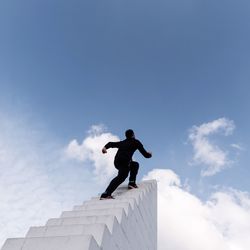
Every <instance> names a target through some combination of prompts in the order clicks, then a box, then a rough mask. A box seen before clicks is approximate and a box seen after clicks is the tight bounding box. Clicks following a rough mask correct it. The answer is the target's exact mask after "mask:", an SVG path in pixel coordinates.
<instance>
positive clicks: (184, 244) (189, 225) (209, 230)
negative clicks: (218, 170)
mask: <svg viewBox="0 0 250 250" xmlns="http://www.w3.org/2000/svg"><path fill="white" fill-rule="evenodd" d="M144 179H156V180H157V181H158V249H159V250H165V249H171V250H201V249H202V250H248V249H249V245H250V238H249V235H250V197H249V194H248V193H244V192H241V191H237V190H234V189H227V190H221V191H217V192H215V193H214V194H212V196H211V198H210V199H209V200H208V201H206V202H203V201H201V200H200V199H199V198H198V197H196V196H195V195H193V194H191V193H190V192H188V191H187V190H184V189H183V188H182V186H181V181H180V179H179V177H178V176H177V175H176V174H175V173H174V172H173V171H171V170H168V169H154V170H152V171H151V172H149V173H148V175H147V176H145V177H144Z"/></svg>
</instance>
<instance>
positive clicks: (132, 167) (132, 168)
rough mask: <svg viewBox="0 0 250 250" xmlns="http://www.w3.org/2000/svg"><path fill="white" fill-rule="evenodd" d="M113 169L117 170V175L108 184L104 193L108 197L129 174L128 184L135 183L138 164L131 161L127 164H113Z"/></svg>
mask: <svg viewBox="0 0 250 250" xmlns="http://www.w3.org/2000/svg"><path fill="white" fill-rule="evenodd" d="M115 167H116V169H118V175H117V176H116V177H115V178H114V179H113V180H112V181H111V182H110V184H109V186H108V187H107V189H106V191H105V193H107V194H108V195H111V194H112V193H113V192H114V191H115V190H116V188H117V187H118V186H119V185H120V184H122V183H123V182H124V181H125V180H126V178H127V177H128V174H129V173H130V176H129V182H133V183H135V181H136V175H137V173H138V169H139V163H138V162H136V161H131V162H130V163H129V164H128V163H123V162H115Z"/></svg>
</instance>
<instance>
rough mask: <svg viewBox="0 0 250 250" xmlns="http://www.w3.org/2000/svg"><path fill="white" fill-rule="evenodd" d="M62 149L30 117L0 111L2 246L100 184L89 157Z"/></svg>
mask: <svg viewBox="0 0 250 250" xmlns="http://www.w3.org/2000/svg"><path fill="white" fill-rule="evenodd" d="M91 138H92V135H91ZM89 140H90V139H89ZM89 143H90V144H91V140H90V142H89ZM62 150H63V146H62V145H59V144H57V143H56V140H55V139H54V138H51V137H50V135H48V134H46V131H42V130H37V129H35V126H34V127H33V125H32V122H31V121H25V120H24V119H23V118H20V117H19V118H18V117H15V118H14V117H12V116H10V115H7V114H3V113H1V112H0V247H1V245H2V244H3V243H4V241H5V239H6V238H9V237H23V236H24V235H25V233H26V232H27V230H28V228H29V227H30V226H34V225H43V224H44V223H45V222H46V220H47V219H48V218H51V217H58V216H59V215H60V213H61V211H62V210H66V209H69V208H71V207H72V206H73V205H75V204H80V203H82V201H83V200H85V199H87V198H89V197H90V196H91V195H96V193H98V192H100V190H101V189H102V186H101V184H100V183H96V182H93V174H92V172H91V171H90V170H88V167H87V165H89V163H85V165H83V164H82V163H81V164H78V163H77V162H69V161H67V160H66V159H63V158H62V157H61V151H62ZM97 161H98V160H97Z"/></svg>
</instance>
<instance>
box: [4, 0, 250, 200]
mask: <svg viewBox="0 0 250 250" xmlns="http://www.w3.org/2000/svg"><path fill="white" fill-rule="evenodd" d="M249 11H250V3H249V2H248V1H244V0H239V1H233V0H227V1H226V0H220V1H215V0H212V1H195V0H193V1H191V0H188V1H187V0H178V1H172V0H171V1H163V0H156V1H150V0H144V1H141V0H136V1H134V0H133V1H132V0H128V1H121V0H116V1H111V0H107V1H95V0H94V1H93V0H89V1H88V0H82V1H79V0H72V1H62V0H60V1H59V0H53V1H51V0H50V1H49V0H43V1H31V0H29V1H28V0H23V1H17V0H12V1H9V0H8V1H7V0H4V1H1V3H0V31H1V41H0V55H1V56H0V105H1V107H0V111H1V113H4V117H5V119H7V120H11V121H16V119H17V117H18V120H22V119H23V120H24V121H25V122H24V123H21V126H22V124H23V126H24V127H25V128H23V129H24V130H25V131H28V130H29V129H34V130H36V131H38V132H37V133H39V134H41V135H39V138H42V137H43V138H46V139H48V140H49V143H52V144H57V145H64V146H66V145H68V143H69V142H70V141H72V140H73V139H76V140H77V141H78V142H79V143H81V142H82V141H83V140H84V138H85V137H86V136H87V134H86V131H88V130H89V129H90V127H91V126H92V125H96V124H104V125H105V126H106V127H107V131H109V132H110V133H112V134H113V135H116V136H119V137H120V138H123V133H124V130H125V129H127V128H133V129H134V130H135V132H136V134H137V135H138V138H139V139H141V140H142V142H143V143H144V145H145V147H146V148H148V149H149V150H151V151H152V152H153V155H154V157H153V158H152V159H151V160H150V161H149V160H144V159H143V158H142V157H140V156H139V154H137V159H138V160H140V162H141V165H142V168H141V172H140V177H142V176H143V175H144V174H146V173H147V172H148V171H150V170H152V169H153V168H171V169H173V170H174V171H175V172H176V173H177V174H178V175H179V176H180V177H181V179H182V180H185V179H188V180H189V183H190V186H191V190H192V191H193V192H194V193H195V194H196V195H199V196H200V197H202V198H204V199H205V197H206V196H207V195H209V192H210V191H211V187H214V186H217V185H219V186H229V187H233V188H236V189H239V190H242V191H247V192H248V191H249V188H250V186H249V176H250V170H249V168H248V163H249V154H248V148H249V146H248V145H249V144H250V137H249V131H248V130H249V127H250V119H249V115H248V114H249V110H248V109H249V106H250V98H249V97H250V94H249V93H250V85H249V80H250V73H249V66H250V59H249V58H250V50H249V44H250V33H249V28H250V16H249ZM223 117H225V118H227V119H228V120H229V121H233V122H234V124H235V129H234V131H233V133H232V134H231V135H230V136H225V135H223V133H222V134H221V133H220V132H219V133H215V134H212V135H209V140H210V142H211V143H213V145H216V147H219V148H220V149H221V150H223V151H225V152H228V159H230V160H231V161H233V163H231V165H230V167H227V168H225V169H224V170H222V171H219V172H218V173H216V174H215V175H212V176H206V177H204V176H203V177H202V176H201V175H200V171H201V168H202V165H204V164H203V163H199V164H196V165H197V166H194V165H192V164H191V165H190V164H189V163H190V162H191V161H192V159H193V146H192V143H191V142H190V141H189V140H188V137H189V134H190V129H191V128H192V127H193V126H201V125H202V124H207V123H211V122H212V121H215V120H218V119H220V118H223ZM13 123H14V124H16V122H13ZM14 129H15V127H14ZM18 129H21V128H20V127H18ZM2 133H4V131H3V130H2ZM7 134H8V133H7ZM10 134H11V133H10ZM45 134H46V136H44V135H45ZM16 140H18V139H17V138H16ZM231 144H237V145H241V147H242V148H243V150H241V149H240V150H238V149H236V148H233V147H231V146H230V145H231ZM42 145H43V146H44V147H46V146H45V145H46V140H45V139H44V141H43V143H42ZM80 165H81V164H80ZM80 165H77V166H78V167H77V169H78V170H79V168H80ZM54 171H55V172H56V170H54ZM79 171H80V170H79ZM49 173H50V174H48V175H49V176H50V178H51V179H53V177H54V175H53V174H55V173H54V172H49ZM72 178H73V177H72ZM78 181H79V182H80V181H81V180H80V179H79V180H78ZM79 185H80V184H79ZM81 185H82V184H81ZM78 198H79V197H78Z"/></svg>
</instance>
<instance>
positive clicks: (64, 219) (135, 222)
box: [2, 180, 157, 250]
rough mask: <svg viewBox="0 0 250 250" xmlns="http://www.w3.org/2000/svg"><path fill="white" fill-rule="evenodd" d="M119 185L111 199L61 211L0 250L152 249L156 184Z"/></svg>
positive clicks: (155, 241) (8, 241) (154, 233)
mask: <svg viewBox="0 0 250 250" xmlns="http://www.w3.org/2000/svg"><path fill="white" fill-rule="evenodd" d="M138 186H139V188H138V189H133V190H128V189H127V186H125V185H121V186H120V187H119V188H118V189H117V190H116V191H115V192H114V194H113V195H114V197H115V199H114V200H99V197H95V198H92V199H91V200H89V201H85V202H84V203H83V204H82V205H78V206H74V208H73V210H72V211H64V212H62V214H61V216H60V218H53V219H49V220H48V222H47V223H46V225H45V226H40V227H31V228H30V229H29V231H28V233H27V235H26V237H25V238H16V239H7V240H6V242H5V244H4V246H3V247H2V250H114V249H117V250H156V249H157V184H156V181H154V180H152V181H144V182H142V183H140V184H139V185H138Z"/></svg>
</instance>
